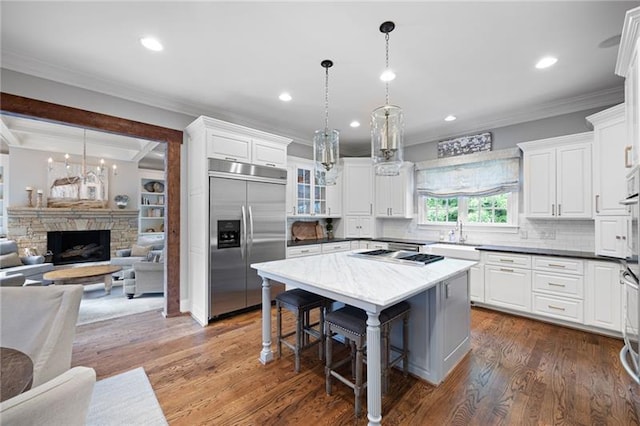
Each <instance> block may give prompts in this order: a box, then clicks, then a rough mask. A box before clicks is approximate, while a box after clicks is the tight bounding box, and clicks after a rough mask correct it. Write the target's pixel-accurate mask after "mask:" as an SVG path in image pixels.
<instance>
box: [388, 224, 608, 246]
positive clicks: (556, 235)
mask: <svg viewBox="0 0 640 426" xmlns="http://www.w3.org/2000/svg"><path fill="white" fill-rule="evenodd" d="M381 222H382V223H381V225H380V226H379V227H378V230H379V231H381V235H379V237H383V238H407V239H417V240H428V241H439V240H440V239H441V236H442V237H444V239H445V240H448V232H449V230H450V228H448V227H444V226H433V227H430V226H419V225H418V223H417V220H416V219H415V218H414V219H413V220H410V221H406V220H383V221H381ZM518 225H519V226H518V229H517V230H515V229H513V228H512V229H510V230H504V231H501V230H498V229H496V230H493V229H490V230H488V229H487V228H483V229H474V228H473V227H471V226H463V231H464V232H463V234H464V236H465V238H466V243H467V244H478V245H480V244H491V245H500V246H516V247H533V248H548V249H559V250H576V251H587V252H593V251H595V222H594V221H593V220H538V219H536V220H530V219H527V218H525V217H524V215H520V217H519V223H518ZM456 235H457V232H456Z"/></svg>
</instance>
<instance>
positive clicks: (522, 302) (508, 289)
mask: <svg viewBox="0 0 640 426" xmlns="http://www.w3.org/2000/svg"><path fill="white" fill-rule="evenodd" d="M484 283H485V301H486V303H490V304H492V305H496V306H502V307H505V308H509V309H514V310H517V311H524V312H530V311H531V270H529V269H518V268H503V267H499V266H493V265H485V266H484Z"/></svg>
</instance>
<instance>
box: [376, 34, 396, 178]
mask: <svg viewBox="0 0 640 426" xmlns="http://www.w3.org/2000/svg"><path fill="white" fill-rule="evenodd" d="M394 28H395V24H394V23H393V22H391V21H386V22H383V23H382V24H381V25H380V32H381V33H384V38H385V42H386V48H385V53H386V56H385V58H386V62H385V65H386V66H385V71H384V72H383V73H382V75H381V76H380V79H381V80H383V81H384V82H385V88H386V97H385V104H384V105H383V106H381V107H379V108H376V109H375V110H373V112H372V113H371V159H372V160H373V165H374V169H375V173H376V175H379V176H396V175H398V174H399V173H400V166H402V157H403V152H402V151H403V138H404V116H403V113H402V109H400V107H397V106H395V105H390V104H389V81H391V80H393V79H394V78H395V74H394V73H393V71H391V69H390V68H389V33H390V32H391V31H393V30H394Z"/></svg>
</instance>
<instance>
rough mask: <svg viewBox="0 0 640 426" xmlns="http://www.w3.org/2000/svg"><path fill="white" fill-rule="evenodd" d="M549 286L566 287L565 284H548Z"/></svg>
mask: <svg viewBox="0 0 640 426" xmlns="http://www.w3.org/2000/svg"><path fill="white" fill-rule="evenodd" d="M547 284H549V285H552V286H555V287H566V286H565V285H564V284H556V283H547Z"/></svg>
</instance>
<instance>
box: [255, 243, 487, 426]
mask: <svg viewBox="0 0 640 426" xmlns="http://www.w3.org/2000/svg"><path fill="white" fill-rule="evenodd" d="M473 265H475V262H472V261H467V260H460V259H443V260H441V261H438V262H434V263H431V264H429V265H422V266H414V265H403V264H395V263H390V262H381V261H376V260H372V259H363V258H359V257H355V256H351V255H350V254H349V253H344V252H343V253H332V254H325V255H318V256H308V257H302V258H295V259H284V260H276V261H272V262H264V263H257V264H252V265H251V267H252V268H254V269H257V270H258V275H260V276H261V277H262V279H263V284H262V351H261V352H260V360H261V362H262V363H264V364H266V363H268V362H270V361H272V360H273V351H272V348H271V342H272V340H271V332H272V330H271V328H272V327H271V290H270V288H271V280H273V281H277V282H282V283H285V284H287V285H290V286H293V287H299V288H303V289H305V290H308V291H311V292H313V293H316V294H319V295H322V296H325V297H328V298H330V299H333V300H336V301H339V302H343V303H346V304H349V305H352V306H356V307H359V308H361V309H364V310H365V311H366V312H367V315H368V320H367V360H368V362H367V368H368V369H369V371H368V374H367V377H368V382H367V411H368V419H369V425H379V424H380V422H381V420H382V415H381V414H382V413H381V408H382V407H381V374H380V373H381V372H380V358H381V353H380V322H379V315H380V312H381V311H382V310H383V309H385V308H387V307H389V306H392V305H394V304H395V303H398V302H400V301H402V300H408V301H409V304H410V305H411V318H410V322H411V323H410V326H409V330H410V331H409V333H410V334H409V342H408V344H409V348H410V352H409V371H410V372H411V373H412V374H415V375H417V376H419V377H422V378H424V379H426V380H428V381H431V382H432V383H435V384H438V383H440V382H441V381H442V379H443V378H444V376H446V374H447V373H448V372H449V371H450V370H451V368H453V367H454V366H455V365H456V364H457V362H458V361H459V360H460V359H462V357H464V355H465V354H466V353H467V352H468V351H469V350H470V334H469V333H470V305H469V290H468V289H469V287H468V273H467V271H468V270H469V268H470V267H472V266H473ZM445 294H446V295H447V297H446V298H445ZM454 320H455V321H454ZM454 324H455V325H454ZM445 327H447V329H445ZM452 327H453V328H452ZM452 336H456V337H459V340H460V341H459V342H458V341H455V342H454V341H453V337H452ZM451 348H453V349H451ZM446 352H449V353H446Z"/></svg>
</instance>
